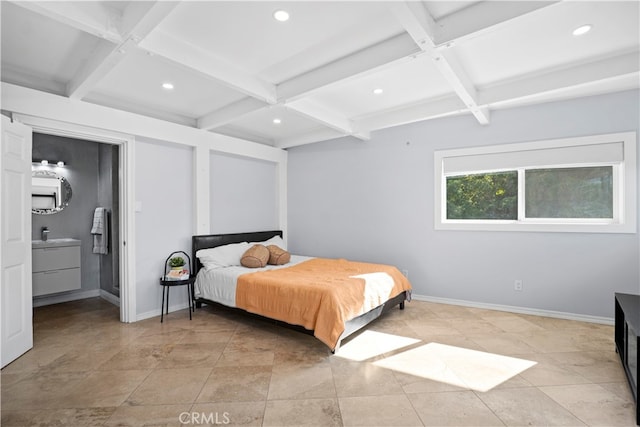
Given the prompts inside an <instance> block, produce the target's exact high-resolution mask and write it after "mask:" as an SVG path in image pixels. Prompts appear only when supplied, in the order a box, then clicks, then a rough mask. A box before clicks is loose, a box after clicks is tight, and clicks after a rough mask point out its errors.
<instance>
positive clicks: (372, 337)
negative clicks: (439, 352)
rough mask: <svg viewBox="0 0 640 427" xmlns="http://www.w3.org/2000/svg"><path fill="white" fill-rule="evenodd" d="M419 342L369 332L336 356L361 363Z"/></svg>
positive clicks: (352, 340) (349, 343)
mask: <svg viewBox="0 0 640 427" xmlns="http://www.w3.org/2000/svg"><path fill="white" fill-rule="evenodd" d="M418 342H420V340H417V339H414V338H407V337H402V336H400V335H393V334H385V333H383V332H375V331H370V330H367V331H364V332H362V333H361V334H360V335H358V336H357V337H355V338H353V339H351V340H350V341H349V342H348V343H346V344H345V345H343V346H342V347H340V349H339V350H338V351H337V352H336V356H338V357H341V358H344V359H349V360H354V361H357V362H361V361H363V360H367V359H370V358H372V357H376V356H379V355H381V354H384V353H388V352H391V351H394V350H397V349H399V348H403V347H407V346H410V345H412V344H415V343H418Z"/></svg>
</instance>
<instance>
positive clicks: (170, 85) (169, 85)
mask: <svg viewBox="0 0 640 427" xmlns="http://www.w3.org/2000/svg"><path fill="white" fill-rule="evenodd" d="M162 88H163V89H167V90H171V89H173V83H169V82H166V83H162Z"/></svg>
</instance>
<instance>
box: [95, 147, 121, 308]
mask: <svg viewBox="0 0 640 427" xmlns="http://www.w3.org/2000/svg"><path fill="white" fill-rule="evenodd" d="M118 150H119V146H117V145H111V144H98V206H102V207H107V208H109V217H110V218H109V221H110V227H109V254H108V255H107V256H100V257H98V259H99V260H100V289H102V290H104V291H106V292H109V293H111V294H113V295H115V296H118V297H119V296H120V290H119V286H120V236H119V227H120V215H119V210H120V203H119V193H120V189H119V182H118V171H119V168H120V166H119V155H118Z"/></svg>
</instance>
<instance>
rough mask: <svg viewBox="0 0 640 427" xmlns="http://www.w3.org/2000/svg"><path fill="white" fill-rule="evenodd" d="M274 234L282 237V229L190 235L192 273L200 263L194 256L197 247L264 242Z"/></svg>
mask: <svg viewBox="0 0 640 427" xmlns="http://www.w3.org/2000/svg"><path fill="white" fill-rule="evenodd" d="M274 236H280V237H282V230H272V231H254V232H250V233H231V234H207V235H199V236H192V237H191V255H192V256H191V262H192V263H193V267H192V268H193V269H192V274H196V273H197V272H198V271H200V268H201V267H202V264H200V260H198V257H196V252H198V250H199V249H207V248H215V247H217V246H222V245H228V244H230V243H240V242H264V241H265V240H268V239H270V238H272V237H274Z"/></svg>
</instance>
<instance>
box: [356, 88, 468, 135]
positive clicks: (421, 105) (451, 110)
mask: <svg viewBox="0 0 640 427" xmlns="http://www.w3.org/2000/svg"><path fill="white" fill-rule="evenodd" d="M462 113H467V108H466V107H465V105H464V104H463V103H462V101H461V100H460V98H458V97H457V96H455V95H451V96H447V97H444V98H439V99H435V100H429V101H425V102H418V103H415V104H411V105H407V106H403V107H399V108H392V109H388V110H384V111H379V112H376V113H373V114H367V115H366V116H363V117H360V118H358V119H355V120H354V123H355V125H356V126H358V127H359V128H362V129H370V130H372V131H373V130H379V129H385V128H388V127H392V126H398V125H404V124H407V123H414V122H419V121H421V120H427V119H434V118H437V117H444V116H450V115H453V114H462Z"/></svg>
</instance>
